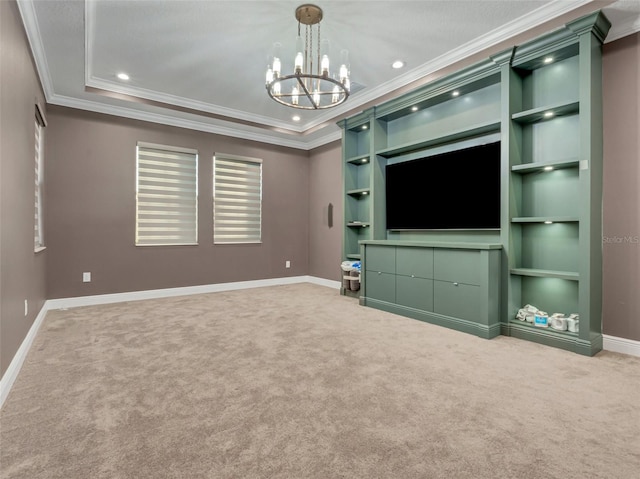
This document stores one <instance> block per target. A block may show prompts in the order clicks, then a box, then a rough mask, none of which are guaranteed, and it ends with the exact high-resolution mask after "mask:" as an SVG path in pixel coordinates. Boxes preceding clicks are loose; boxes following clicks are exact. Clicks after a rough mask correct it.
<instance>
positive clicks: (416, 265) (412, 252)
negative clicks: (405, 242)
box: [396, 246, 433, 278]
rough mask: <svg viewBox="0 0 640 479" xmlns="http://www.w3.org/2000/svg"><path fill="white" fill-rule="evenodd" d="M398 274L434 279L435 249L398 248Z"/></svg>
mask: <svg viewBox="0 0 640 479" xmlns="http://www.w3.org/2000/svg"><path fill="white" fill-rule="evenodd" d="M396 273H397V274H402V275H405V276H412V275H413V276H416V277H418V278H433V248H411V247H401V246H398V247H397V248H396Z"/></svg>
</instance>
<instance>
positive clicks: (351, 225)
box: [347, 221, 371, 228]
mask: <svg viewBox="0 0 640 479" xmlns="http://www.w3.org/2000/svg"><path fill="white" fill-rule="evenodd" d="M347 226H348V227H349V228H368V227H369V226H371V223H365V222H363V221H350V222H349V223H347Z"/></svg>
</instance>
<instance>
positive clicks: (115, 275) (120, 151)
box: [45, 106, 309, 298]
mask: <svg viewBox="0 0 640 479" xmlns="http://www.w3.org/2000/svg"><path fill="white" fill-rule="evenodd" d="M48 115H49V123H50V126H49V136H48V141H47V147H46V154H47V168H48V170H47V171H48V173H47V194H46V198H45V199H46V202H47V206H48V211H47V216H46V223H45V226H46V228H47V231H48V240H47V243H48V248H49V251H48V257H47V288H48V297H49V298H61V297H75V296H85V295H93V294H105V293H118V292H125V291H141V290H148V289H159V288H173V287H181V286H192V285H201V284H215V283H226V282H233V281H247V280H255V279H266V278H279V277H285V276H298V275H306V274H307V273H308V270H309V264H308V258H309V226H308V225H309V221H308V213H309V194H308V191H309V160H308V156H309V155H308V153H307V152H305V151H301V150H294V149H290V148H282V147H277V146H273V145H266V144H261V143H256V142H251V141H245V140H239V139H235V138H230V137H224V136H219V135H213V134H209V133H203V132H198V131H192V130H185V129H181V128H174V127H170V126H164V125H158V124H153V123H146V122H141V121H136V120H128V119H124V118H118V117H115V116H109V115H103V114H98V113H91V112H85V111H80V110H75V109H71V108H64V107H55V106H50V107H49V113H48ZM137 141H145V142H150V143H158V144H164V145H172V146H179V147H186V148H195V149H197V150H198V152H199V164H198V174H199V179H198V182H199V183H198V189H199V204H198V238H199V244H198V245H197V246H147V247H136V246H135V245H134V234H135V181H136V180H135V172H136V160H135V152H136V142H137ZM216 151H219V152H222V153H228V154H233V155H242V156H250V157H256V158H262V159H263V160H264V162H263V211H262V215H263V224H262V244H250V245H215V246H214V244H213V218H212V215H213V213H212V208H213V202H212V165H213V163H212V157H213V154H214V152H216ZM286 260H290V261H291V268H290V269H285V261H286ZM85 271H87V272H91V275H92V281H91V282H90V283H83V282H82V273H83V272H85Z"/></svg>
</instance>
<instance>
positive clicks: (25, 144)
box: [0, 1, 47, 374]
mask: <svg viewBox="0 0 640 479" xmlns="http://www.w3.org/2000/svg"><path fill="white" fill-rule="evenodd" d="M36 102H39V103H40V104H41V105H43V106H44V100H43V95H42V91H41V89H40V83H39V81H38V77H37V74H36V71H35V69H34V67H33V64H32V61H31V53H30V50H29V45H28V43H27V39H26V36H25V34H24V31H23V28H22V20H21V18H20V13H19V12H18V8H17V6H16V4H15V3H14V2H5V1H0V212H1V215H2V223H1V224H2V226H1V231H0V370H1V373H0V374H4V373H5V371H6V370H7V367H8V366H9V363H10V362H11V360H12V359H13V356H14V354H15V352H16V351H17V350H18V347H19V346H20V344H21V343H22V341H23V339H24V337H25V336H26V334H27V331H28V330H29V328H30V327H31V325H32V324H33V321H34V320H35V318H36V315H37V313H38V312H39V311H40V309H41V308H42V305H43V304H44V301H45V299H46V291H45V259H46V255H47V251H43V252H40V253H38V254H35V253H34V251H33V246H34V245H33V217H34V181H35V179H34V175H35V173H34V151H35V150H34V148H35V140H34V121H35V103H36ZM45 235H46V231H45ZM45 241H46V236H45ZM25 300H27V301H28V309H29V311H28V313H27V315H26V316H25V314H24V301H25Z"/></svg>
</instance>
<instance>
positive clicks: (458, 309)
mask: <svg viewBox="0 0 640 479" xmlns="http://www.w3.org/2000/svg"><path fill="white" fill-rule="evenodd" d="M433 306H434V308H433V310H434V312H436V313H438V314H444V315H445V316H451V317H454V318H460V319H466V320H468V321H474V322H478V320H479V319H481V318H483V317H484V316H485V312H484V311H483V310H482V308H483V307H482V303H481V301H480V286H473V285H469V284H461V283H450V282H448V281H434V282H433Z"/></svg>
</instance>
